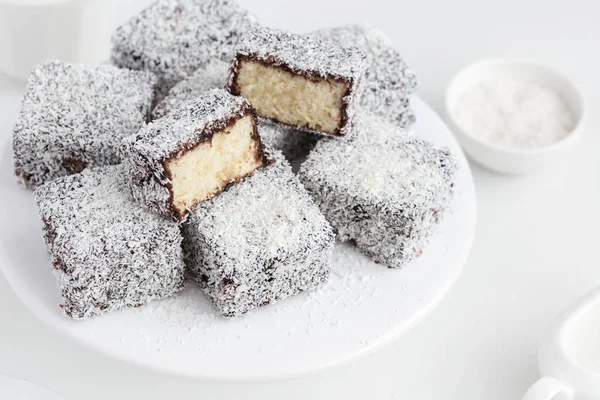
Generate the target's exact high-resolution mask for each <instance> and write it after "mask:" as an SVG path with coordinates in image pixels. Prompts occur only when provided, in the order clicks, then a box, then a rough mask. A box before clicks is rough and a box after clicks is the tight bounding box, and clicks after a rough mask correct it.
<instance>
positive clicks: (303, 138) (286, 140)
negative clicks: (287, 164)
mask: <svg viewBox="0 0 600 400" xmlns="http://www.w3.org/2000/svg"><path fill="white" fill-rule="evenodd" d="M228 70H229V64H227V63H225V62H223V61H220V60H213V61H211V62H209V63H208V64H207V65H206V67H203V68H199V69H198V70H197V71H196V72H194V73H193V74H192V75H191V76H190V77H189V78H187V79H184V80H183V81H181V82H179V83H178V84H177V85H175V86H174V87H173V88H172V89H171V90H170V91H169V94H168V96H167V97H166V98H165V99H163V100H162V101H161V102H160V103H159V104H158V105H157V106H156V108H155V109H154V111H153V112H152V116H153V118H154V119H158V118H162V117H164V116H165V115H167V114H168V113H170V112H172V111H175V110H177V109H179V108H182V107H183V106H185V105H186V104H188V103H190V102H192V101H194V100H195V99H196V98H197V97H198V96H200V95H201V94H202V93H204V92H206V91H207V90H210V89H218V88H222V87H224V86H225V85H224V83H225V82H226V81H227V74H228ZM258 133H259V135H260V137H261V139H262V141H263V143H264V144H265V145H266V146H268V147H271V148H274V149H276V150H281V152H282V153H283V155H284V156H285V157H286V158H287V159H288V160H294V159H296V158H298V157H301V156H304V155H306V154H308V151H309V150H310V149H311V148H312V147H313V146H314V145H315V143H316V142H317V140H318V138H319V136H318V135H313V134H311V133H307V132H301V131H298V130H297V129H294V128H291V127H288V126H284V125H280V124H276V123H272V122H269V121H267V120H265V119H261V120H260V121H259V124H258Z"/></svg>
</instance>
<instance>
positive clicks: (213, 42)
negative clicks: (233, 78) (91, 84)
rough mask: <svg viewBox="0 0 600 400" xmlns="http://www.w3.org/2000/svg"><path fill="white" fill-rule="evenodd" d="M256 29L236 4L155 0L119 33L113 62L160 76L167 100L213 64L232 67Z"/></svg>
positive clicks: (228, 1)
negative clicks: (244, 38)
mask: <svg viewBox="0 0 600 400" xmlns="http://www.w3.org/2000/svg"><path fill="white" fill-rule="evenodd" d="M254 24H255V19H254V17H252V16H251V15H249V13H248V12H247V11H245V10H243V9H242V8H241V7H240V6H239V5H238V4H237V2H236V1H235V0H157V1H155V2H154V3H152V4H151V5H150V6H149V7H148V8H146V9H145V10H143V11H142V12H140V13H139V14H138V15H136V16H134V17H133V18H131V19H130V20H129V21H128V22H126V23H125V24H124V25H122V26H120V27H119V28H118V29H117V30H116V32H115V33H114V35H113V38H112V42H113V50H112V62H113V63H114V64H115V65H118V66H120V67H126V68H131V69H137V70H147V71H151V72H153V73H154V74H156V76H158V78H159V97H164V96H165V95H166V94H167V92H168V91H169V89H170V88H172V87H173V86H174V85H175V84H176V83H177V82H179V81H181V80H182V79H184V78H186V77H187V76H189V75H190V74H192V73H193V72H194V71H196V70H197V69H198V68H200V67H202V66H204V65H205V64H206V63H208V62H209V61H210V60H212V59H214V58H218V59H220V60H223V61H226V62H230V61H231V59H232V58H233V54H234V50H235V45H236V44H237V41H238V39H239V36H240V34H241V33H242V32H244V31H246V30H247V29H249V28H250V27H251V26H253V25H254Z"/></svg>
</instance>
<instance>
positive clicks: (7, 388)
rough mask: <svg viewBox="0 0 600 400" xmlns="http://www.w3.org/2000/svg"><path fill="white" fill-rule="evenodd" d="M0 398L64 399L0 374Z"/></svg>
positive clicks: (25, 382) (24, 399)
mask: <svg viewBox="0 0 600 400" xmlns="http://www.w3.org/2000/svg"><path fill="white" fill-rule="evenodd" d="M0 399H3V400H4V399H5V400H64V399H63V398H61V397H58V396H57V395H56V394H54V393H52V392H49V391H48V390H46V389H44V388H42V387H40V386H37V385H34V384H33V383H29V382H27V381H24V380H21V379H15V378H9V377H8V376H4V375H0Z"/></svg>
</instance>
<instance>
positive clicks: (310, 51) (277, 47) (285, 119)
mask: <svg viewBox="0 0 600 400" xmlns="http://www.w3.org/2000/svg"><path fill="white" fill-rule="evenodd" d="M366 67H367V63H366V56H365V54H364V53H363V52H362V51H360V50H359V49H357V48H355V47H348V46H344V45H341V44H339V43H337V42H333V41H326V40H322V39H320V38H318V37H315V36H302V35H296V34H292V33H287V32H282V31H277V30H273V29H269V28H254V29H252V30H250V31H248V32H246V33H245V34H243V35H242V37H241V39H240V41H239V43H238V46H237V49H236V56H235V59H234V61H233V65H232V67H231V73H230V76H229V82H228V85H229V90H230V91H231V93H233V94H236V95H241V96H244V97H245V98H247V99H248V100H250V102H251V103H252V105H253V106H254V107H255V108H256V110H257V113H258V115H259V116H260V117H263V118H268V119H272V120H274V121H276V122H279V123H282V124H285V125H290V126H293V127H295V128H297V129H302V130H307V131H310V132H316V133H322V134H326V135H333V136H344V135H346V134H347V133H348V131H349V126H350V123H351V122H352V118H353V117H354V113H355V105H356V104H355V103H356V101H355V98H356V96H357V93H358V91H359V87H360V83H361V80H362V76H363V74H364V72H365V69H366Z"/></svg>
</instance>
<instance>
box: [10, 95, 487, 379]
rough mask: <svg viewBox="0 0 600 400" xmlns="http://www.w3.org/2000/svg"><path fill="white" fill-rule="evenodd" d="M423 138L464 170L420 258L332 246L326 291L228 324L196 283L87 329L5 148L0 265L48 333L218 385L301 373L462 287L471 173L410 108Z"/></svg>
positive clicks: (421, 110)
mask: <svg viewBox="0 0 600 400" xmlns="http://www.w3.org/2000/svg"><path fill="white" fill-rule="evenodd" d="M414 107H415V111H416V114H417V118H418V121H419V122H418V124H417V125H416V127H415V130H416V132H417V135H419V136H421V137H423V138H426V139H428V140H430V141H432V142H435V143H437V144H440V145H444V146H449V147H450V148H451V149H452V150H453V151H454V152H455V154H456V155H457V157H458V161H459V165H460V170H459V173H458V176H457V182H456V186H455V187H456V195H455V198H454V200H453V204H452V211H451V212H450V213H449V214H448V215H447V216H446V217H445V218H444V220H443V221H442V223H441V225H440V227H439V230H438V231H437V233H436V234H435V235H434V237H433V238H432V240H431V242H430V243H429V245H428V246H426V247H425V248H424V249H423V254H422V256H421V257H419V258H418V259H417V260H415V261H414V262H412V263H411V264H410V265H408V266H407V267H406V268H405V269H403V270H392V269H388V268H386V267H384V266H381V265H377V264H374V263H373V262H371V261H370V259H368V258H367V257H365V256H363V255H361V254H360V253H358V252H357V251H355V250H354V249H353V248H352V247H351V246H350V245H348V244H345V245H341V244H339V245H337V246H336V249H335V251H334V258H333V274H332V277H331V279H330V281H329V282H328V283H327V284H326V285H325V286H324V287H322V288H321V289H319V290H317V291H314V292H312V293H304V294H301V295H299V296H297V297H295V298H292V299H289V300H286V301H283V302H280V303H278V304H275V305H271V306H267V307H263V308H261V309H259V310H256V311H254V312H252V313H250V314H249V315H247V316H245V317H242V318H239V319H235V320H225V319H222V318H220V317H219V316H217V314H216V313H215V312H214V310H213V309H212V307H211V305H210V303H209V301H208V300H207V299H206V297H204V296H203V294H202V293H201V292H200V291H199V290H198V289H197V288H196V287H195V285H193V284H188V285H187V287H186V289H185V290H184V291H183V292H182V293H181V294H180V295H178V296H177V297H175V298H172V299H167V300H161V301H156V302H153V303H150V304H148V305H146V306H144V307H140V308H135V309H126V310H121V311H118V312H114V313H111V314H107V315H104V316H101V317H98V318H94V319H91V320H86V321H83V322H75V321H72V320H70V319H68V318H66V317H64V316H63V314H62V313H61V309H60V308H59V307H58V304H59V303H60V302H61V297H60V295H59V293H58V291H57V289H56V287H55V282H54V278H53V276H52V273H51V268H50V266H49V265H50V260H49V257H48V255H47V254H46V252H45V247H44V244H43V241H42V237H41V228H40V222H39V220H38V216H37V211H36V207H35V205H34V201H33V197H32V195H31V193H30V192H28V191H26V190H24V189H20V188H19V187H18V186H17V184H16V183H15V180H14V178H13V176H12V170H13V168H12V160H11V157H12V156H11V154H12V151H11V148H10V143H7V144H6V145H5V150H4V157H3V160H2V162H1V169H0V187H1V188H2V193H3V195H2V197H1V198H0V209H2V210H4V212H3V213H1V215H0V266H1V268H2V270H3V272H4V274H5V275H6V278H7V280H8V282H9V283H10V284H11V286H12V287H13V289H14V291H15V292H16V293H17V295H18V296H19V297H20V298H21V299H22V301H23V302H24V303H25V304H26V305H27V306H28V307H29V308H30V309H31V311H33V313H34V314H35V315H37V316H38V317H39V318H40V319H41V320H43V321H44V322H46V323H47V324H48V325H50V326H52V327H54V328H56V329H58V330H59V331H62V332H64V333H65V334H67V335H69V336H71V337H73V338H74V339H77V340H79V341H80V342H82V343H85V344H86V345H88V346H90V347H92V348H94V349H96V350H98V351H100V352H102V353H104V354H106V355H108V356H111V357H114V358H118V359H121V360H125V361H128V362H131V363H134V364H136V365H139V366H142V367H146V368H150V369H153V370H158V371H161V372H165V373H170V374H175V375H182V376H188V377H194V378H204V379H215V380H237V381H240V380H244V381H247V380H269V379H275V378H283V377H291V376H298V375H303V374H307V373H312V372H316V371H319V370H323V369H325V368H328V367H332V366H334V365H337V364H340V363H342V362H346V361H349V360H351V359H353V358H355V357H358V356H360V355H363V354H365V353H367V352H369V351H372V350H373V349H375V348H377V347H380V346H382V345H384V344H386V343H389V342H391V341H392V340H394V339H395V338H397V337H398V336H399V335H401V334H403V333H405V332H406V331H408V330H409V329H410V328H411V327H413V326H415V324H416V323H417V322H419V321H421V320H422V319H423V317H425V315H427V314H428V313H429V312H431V310H432V309H433V308H434V307H435V306H436V305H437V304H438V303H439V301H440V300H441V299H442V297H443V296H444V295H445V294H446V293H447V292H448V290H449V289H450V287H451V286H452V284H453V283H454V282H455V281H456V279H457V278H458V276H459V275H460V272H461V270H462V268H463V265H464V263H465V261H466V258H467V255H468V253H469V250H470V248H471V244H472V241H473V235H474V231H475V190H474V187H473V181H472V177H471V171H470V170H469V166H468V164H467V161H466V159H465V157H464V154H463V153H462V151H461V150H460V148H459V146H458V144H457V143H456V141H455V140H454V137H453V136H452V134H451V132H450V130H449V129H448V128H447V127H446V125H445V124H444V123H443V122H442V121H441V120H440V118H439V117H438V116H437V115H436V114H435V112H434V111H433V110H431V109H430V108H429V107H428V106H427V105H426V104H425V103H423V102H422V101H420V100H419V99H415V100H414Z"/></svg>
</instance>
